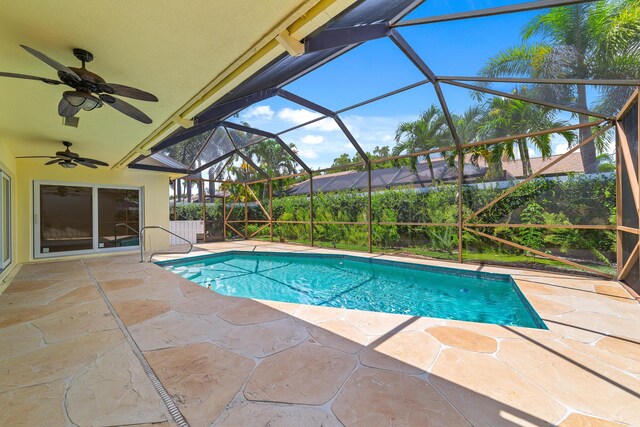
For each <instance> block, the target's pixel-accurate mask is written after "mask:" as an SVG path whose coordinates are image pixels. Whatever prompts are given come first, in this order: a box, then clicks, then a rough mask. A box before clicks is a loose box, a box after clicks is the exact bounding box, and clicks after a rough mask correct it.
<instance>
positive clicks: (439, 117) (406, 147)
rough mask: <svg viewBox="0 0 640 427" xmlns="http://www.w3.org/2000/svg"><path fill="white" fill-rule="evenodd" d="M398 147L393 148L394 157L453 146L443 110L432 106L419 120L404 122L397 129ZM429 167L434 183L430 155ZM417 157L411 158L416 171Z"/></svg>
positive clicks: (427, 157)
mask: <svg viewBox="0 0 640 427" xmlns="http://www.w3.org/2000/svg"><path fill="white" fill-rule="evenodd" d="M395 140H396V145H395V147H393V155H395V156H397V155H399V154H401V153H403V152H406V153H417V152H420V151H427V150H433V149H436V148H440V147H447V146H450V145H452V141H451V136H450V131H449V128H448V126H447V123H446V121H445V117H444V114H443V113H442V110H441V109H440V108H438V107H437V106H435V105H431V106H430V107H429V108H428V109H427V110H426V111H423V112H422V113H420V117H419V118H418V120H416V121H413V122H403V123H400V124H399V125H398V128H397V129H396V137H395ZM424 158H425V160H426V161H427V165H428V166H429V173H430V174H431V179H432V181H434V180H435V174H434V172H433V164H432V162H431V156H430V155H429V154H427V155H425V156H424ZM417 162H418V158H417V157H411V166H412V168H413V169H414V170H415V169H416V164H417Z"/></svg>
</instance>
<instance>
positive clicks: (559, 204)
mask: <svg viewBox="0 0 640 427" xmlns="http://www.w3.org/2000/svg"><path fill="white" fill-rule="evenodd" d="M504 191H505V189H504V188H502V189H501V188H496V187H495V186H491V185H487V186H486V187H483V186H482V185H465V186H464V190H463V216H464V217H465V218H466V217H467V216H468V215H470V214H471V213H472V212H475V211H477V210H478V209H480V208H481V207H483V206H485V205H486V204H487V203H488V202H489V201H491V200H493V199H494V198H495V197H496V196H498V195H500V194H501V193H502V192H504ZM457 192H458V187H457V185H455V184H453V185H440V186H437V187H433V188H430V189H429V191H423V192H419V191H415V190H413V189H393V190H385V191H377V192H374V193H373V194H372V200H371V206H372V217H373V220H374V225H373V230H372V231H373V234H372V244H373V246H374V247H375V249H376V250H379V251H386V250H394V251H403V250H408V251H410V252H412V253H419V254H422V255H427V256H431V257H438V258H457V255H455V254H456V253H457V248H458V229H457V227H449V226H411V225H379V224H376V223H377V222H412V223H415V222H418V223H431V224H455V223H457V221H458V204H457ZM615 199H616V198H615V177H614V176H613V175H612V174H600V175H599V176H596V177H586V176H584V175H575V176H569V177H566V178H563V179H542V178H539V179H534V180H532V181H530V182H528V183H526V184H525V185H523V186H522V187H520V188H519V189H518V190H516V191H515V192H513V193H512V194H511V195H509V196H507V197H505V198H504V199H502V200H501V201H500V202H498V203H496V204H495V205H494V206H492V207H491V208H489V209H487V210H485V211H484V212H482V213H481V214H480V215H478V216H477V217H475V218H474V219H473V220H472V221H471V222H476V223H487V224H495V223H513V224H515V223H524V224H527V223H530V224H590V225H605V224H615ZM367 204H368V203H367V195H366V193H362V192H357V191H342V192H336V193H325V194H322V193H320V194H315V195H314V219H315V221H316V225H315V226H314V240H315V242H316V243H318V244H319V245H325V246H329V247H339V248H345V249H356V250H358V249H359V250H366V249H367V245H368V226H366V225H364V226H359V225H347V224H335V225H334V224H317V223H318V222H323V221H327V222H328V221H338V222H367ZM229 206H230V205H229ZM259 210H260V209H259V207H258V206H257V205H256V204H249V211H250V214H249V217H250V218H258V217H259V216H260V215H261V213H260V212H259ZM236 211H238V213H237V215H233V216H234V217H237V218H238V219H242V218H244V206H243V205H241V204H240V205H238V207H236ZM177 212H178V219H181V220H189V219H201V218H202V210H201V206H200V205H199V204H192V205H185V206H179V207H178V209H177ZM207 218H208V219H220V218H222V205H221V204H215V205H207ZM273 218H274V220H276V221H277V220H281V221H306V222H308V221H309V197H308V196H288V197H274V199H273ZM475 229H477V230H479V231H481V232H483V233H486V234H491V235H495V236H497V237H501V238H504V239H507V240H509V241H512V242H516V243H520V244H522V245H525V246H528V247H531V248H533V249H538V250H541V251H546V252H549V253H558V254H565V255H566V256H569V257H571V258H575V259H576V260H581V259H583V260H584V261H585V262H589V263H592V264H602V265H607V264H609V263H610V262H613V261H614V259H615V233H614V232H612V231H608V230H575V229H533V228H510V227H476V228H475ZM250 230H252V231H255V230H257V226H255V227H254V226H253V225H252V226H251V228H250ZM268 236H269V232H268V229H267V230H266V231H263V232H261V233H260V235H259V236H257V237H262V238H265V237H268ZM274 237H275V238H281V239H283V240H286V241H295V242H300V243H308V241H309V226H308V225H307V224H276V225H275V226H274ZM463 245H464V249H465V251H466V254H465V256H470V257H472V258H473V257H474V256H476V255H474V254H478V255H477V257H479V258H482V256H480V254H487V253H495V254H509V255H518V256H520V257H522V256H524V257H528V259H535V257H533V256H532V254H529V253H523V252H522V251H519V250H516V249H513V248H512V247H508V246H502V245H500V244H497V243H495V242H493V241H491V240H488V239H484V238H481V237H478V236H476V235H475V234H472V233H468V232H465V233H464V240H463ZM535 261H536V262H539V260H535Z"/></svg>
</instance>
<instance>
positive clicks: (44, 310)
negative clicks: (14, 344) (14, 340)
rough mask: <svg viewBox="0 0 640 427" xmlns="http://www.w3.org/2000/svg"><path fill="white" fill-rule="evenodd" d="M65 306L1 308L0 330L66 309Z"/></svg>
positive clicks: (66, 306)
mask: <svg viewBox="0 0 640 427" xmlns="http://www.w3.org/2000/svg"><path fill="white" fill-rule="evenodd" d="M68 307H69V305H66V304H49V305H41V306H34V307H15V308H2V310H0V328H6V327H7V326H11V325H16V324H18V323H23V322H28V321H30V320H34V319H38V318H40V317H44V316H47V315H49V314H53V313H56V312H58V311H61V310H64V309H65V308H68Z"/></svg>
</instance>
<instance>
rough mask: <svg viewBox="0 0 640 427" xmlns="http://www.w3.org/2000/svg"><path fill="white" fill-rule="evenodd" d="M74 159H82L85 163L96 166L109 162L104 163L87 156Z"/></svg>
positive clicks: (105, 164)
mask: <svg viewBox="0 0 640 427" xmlns="http://www.w3.org/2000/svg"><path fill="white" fill-rule="evenodd" d="M76 160H77V161H83V162H86V163H92V164H94V165H98V166H109V163H105V162H103V161H102V160H96V159H90V158H88V157H78V158H77V159H76Z"/></svg>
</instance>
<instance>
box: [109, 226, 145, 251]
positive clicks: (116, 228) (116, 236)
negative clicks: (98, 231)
mask: <svg viewBox="0 0 640 427" xmlns="http://www.w3.org/2000/svg"><path fill="white" fill-rule="evenodd" d="M118 227H127V228H128V229H129V230H131V231H133V232H134V233H136V234H137V235H138V244H140V241H139V240H140V231H139V230H136V229H135V228H133V227H132V226H130V225H129V224H125V223H124V222H119V223H117V224H115V225H114V226H113V237H114V240H115V244H116V246H117V245H118Z"/></svg>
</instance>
